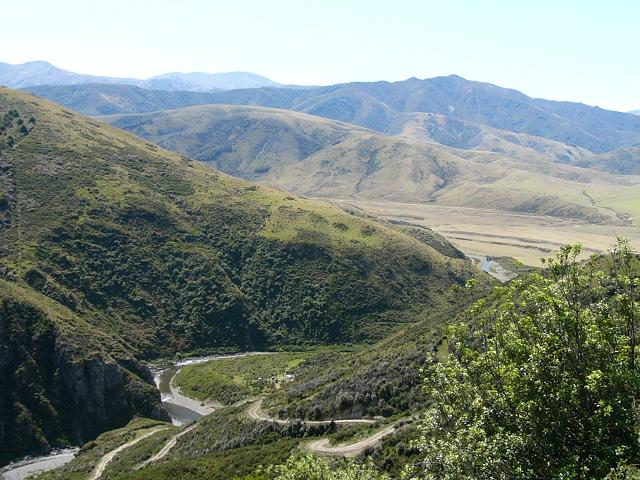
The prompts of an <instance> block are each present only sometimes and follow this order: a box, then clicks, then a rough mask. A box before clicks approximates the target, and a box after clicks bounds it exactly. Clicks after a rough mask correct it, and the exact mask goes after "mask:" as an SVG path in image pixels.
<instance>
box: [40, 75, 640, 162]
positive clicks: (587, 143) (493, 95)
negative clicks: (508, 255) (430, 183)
mask: <svg viewBox="0 0 640 480" xmlns="http://www.w3.org/2000/svg"><path fill="white" fill-rule="evenodd" d="M30 90H31V91H33V92H34V93H36V94H38V95H41V96H45V97H47V98H49V99H51V100H54V101H56V102H59V103H62V104H64V105H67V106H68V107H70V108H73V109H75V110H77V111H79V112H82V113H86V114H93V115H96V114H102V115H105V114H112V113H140V112H146V111H153V110H162V109H167V108H179V107H182V106H192V105H195V104H199V103H202V104H205V103H206V104H229V105H252V106H262V107H272V108H282V109H287V110H293V111H298V112H302V113H308V114H311V115H316V116H319V117H324V118H330V119H332V120H339V121H342V122H348V123H352V124H354V125H359V126H362V127H366V128H369V129H372V130H375V131H377V132H380V133H385V134H389V135H396V134H405V133H406V132H407V131H410V132H412V134H415V133H416V132H418V133H421V134H424V133H425V132H426V134H427V135H429V136H430V137H432V138H435V139H436V140H437V141H439V142H440V143H443V144H445V145H448V146H454V147H463V148H473V147H475V146H476V145H477V143H478V136H477V133H479V132H480V130H482V127H481V126H484V127H488V128H491V129H497V130H499V131H501V132H502V135H505V133H504V132H510V133H508V134H507V135H512V134H514V133H515V134H518V133H525V134H529V135H534V136H536V137H542V138H546V139H549V140H555V141H557V142H561V143H565V144H567V145H569V146H573V147H580V148H585V149H587V150H589V151H591V152H593V153H604V152H608V151H611V150H615V149H617V148H624V147H633V146H638V145H640V118H639V117H638V116H636V115H631V114H629V113H621V112H614V111H609V110H603V109H601V108H598V107H590V106H588V105H584V104H580V103H571V102H557V101H551V100H543V99H535V98H531V97H528V96H526V95H524V94H523V93H520V92H518V91H516V90H511V89H506V88H501V87H497V86H495V85H491V84H489V83H482V82H475V81H469V80H466V79H463V78H461V77H458V76H456V75H451V76H448V77H435V78H431V79H424V80H419V79H416V78H411V79H408V80H405V81H401V82H392V83H390V82H371V83H364V82H359V83H348V84H338V85H332V86H328V87H310V88H287V87H279V88H273V87H263V88H246V89H236V90H227V91H216V92H210V93H208V94H205V95H201V96H193V95H186V94H185V95H182V96H180V95H178V96H176V94H175V93H172V94H163V93H160V92H154V93H149V92H146V91H142V90H138V89H133V88H131V87H130V86H124V85H117V86H116V85H112V86H109V87H107V86H100V85H77V86H75V85H73V86H62V87H33V88H30ZM425 114H429V115H425ZM442 118H446V119H447V121H446V122H443V121H441V120H440V119H442ZM434 136H435V137H434Z"/></svg>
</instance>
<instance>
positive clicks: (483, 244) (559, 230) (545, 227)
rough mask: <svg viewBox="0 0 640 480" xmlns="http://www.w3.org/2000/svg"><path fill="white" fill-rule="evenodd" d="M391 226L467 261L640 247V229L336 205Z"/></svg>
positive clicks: (464, 211)
mask: <svg viewBox="0 0 640 480" xmlns="http://www.w3.org/2000/svg"><path fill="white" fill-rule="evenodd" d="M331 201H333V202H335V203H337V204H342V205H344V204H347V205H353V206H355V207H357V208H360V209H362V210H364V211H367V212H369V213H372V214H374V215H377V216H379V217H382V218H385V219H387V220H391V221H403V222H408V223H412V224H415V225H420V226H424V227H428V228H431V229H432V230H434V231H435V232H437V233H440V234H441V235H443V236H445V237H446V238H447V239H448V240H449V241H451V243H453V244H454V245H455V246H457V247H458V248H459V249H460V250H462V251H463V252H465V253H466V254H469V255H483V256H484V255H489V256H497V257H500V256H508V257H513V258H516V259H518V260H520V261H521V262H522V263H524V264H526V265H532V266H540V259H541V258H543V257H549V256H551V255H552V254H553V252H555V251H557V250H558V248H559V247H561V246H562V245H566V244H575V243H581V244H582V245H583V246H584V251H585V254H586V255H588V254H590V253H593V252H602V251H606V250H607V248H609V247H610V246H611V245H612V244H613V242H614V240H615V237H616V236H623V237H626V238H629V239H630V240H631V243H632V245H633V246H634V247H636V249H638V248H639V247H640V227H638V226H635V225H630V226H627V225H625V226H620V225H606V224H592V223H586V222H581V221H577V220H566V219H560V218H556V217H546V216H540V215H531V214H524V213H523V214H520V213H507V212H500V211H495V210H482V209H474V208H465V207H447V206H439V205H438V206H436V205H429V204H414V203H397V202H388V201H363V200H352V199H347V200H342V199H332V200H331Z"/></svg>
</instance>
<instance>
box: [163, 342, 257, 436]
mask: <svg viewBox="0 0 640 480" xmlns="http://www.w3.org/2000/svg"><path fill="white" fill-rule="evenodd" d="M265 354H266V352H250V353H239V354H236V355H212V356H209V357H193V358H187V359H185V360H181V361H179V362H176V363H174V364H173V365H171V366H170V367H167V368H163V369H161V370H156V371H154V372H153V373H154V376H153V378H154V380H155V382H156V386H157V387H158V390H160V395H161V397H162V403H163V405H164V408H165V410H166V411H167V413H168V414H169V416H170V417H171V421H172V423H173V424H174V425H185V424H187V423H191V422H197V421H198V420H200V419H201V418H202V417H203V416H205V415H208V414H210V413H211V412H213V411H214V410H215V409H216V408H219V407H220V406H221V405H220V404H216V403H212V402H209V403H206V404H205V403H204V402H199V401H197V400H194V399H192V398H189V397H186V396H184V395H182V393H180V389H179V388H177V387H176V386H175V385H174V384H173V378H174V377H175V376H176V375H177V373H178V372H179V371H180V369H182V367H184V366H186V365H196V364H199V363H206V362H210V361H212V360H223V359H226V358H238V357H246V356H247V355H265Z"/></svg>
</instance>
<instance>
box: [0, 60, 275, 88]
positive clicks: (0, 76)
mask: <svg viewBox="0 0 640 480" xmlns="http://www.w3.org/2000/svg"><path fill="white" fill-rule="evenodd" d="M86 83H105V84H126V85H133V86H138V87H142V88H147V89H158V90H168V91H175V90H180V91H210V90H227V89H237V88H257V87H266V86H269V87H277V86H278V85H279V84H278V83H276V82H274V81H272V80H269V79H268V78H266V77H263V76H261V75H257V74H255V73H251V72H224V73H204V72H191V73H180V72H173V73H165V74H161V75H156V76H154V77H151V78H148V79H143V80H140V79H135V78H119V77H105V76H95V75H86V74H81V73H75V72H70V71H68V70H63V69H61V68H58V67H56V66H54V65H52V64H50V63H49V62H43V61H35V62H28V63H23V64H20V65H11V64H9V63H1V62H0V85H4V86H7V87H11V88H27V87H33V86H37V85H79V84H86Z"/></svg>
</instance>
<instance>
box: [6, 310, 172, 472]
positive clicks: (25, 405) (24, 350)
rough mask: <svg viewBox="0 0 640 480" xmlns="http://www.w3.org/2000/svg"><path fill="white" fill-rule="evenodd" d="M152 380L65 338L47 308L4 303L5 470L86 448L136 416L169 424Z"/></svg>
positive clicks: (142, 370)
mask: <svg viewBox="0 0 640 480" xmlns="http://www.w3.org/2000/svg"><path fill="white" fill-rule="evenodd" d="M152 382H153V380H152V376H151V373H150V372H149V371H148V370H147V369H146V367H144V366H142V365H140V364H139V363H138V362H137V361H136V360H135V359H133V358H127V357H123V358H118V356H117V355H113V353H110V352H108V351H107V349H101V348H100V346H99V345H93V344H92V340H91V339H84V338H82V337H81V338H78V337H76V336H74V335H73V334H71V335H69V334H68V332H65V333H64V334H63V333H61V332H60V330H59V327H58V325H57V324H56V322H54V321H53V320H52V318H51V317H50V315H48V314H47V313H46V311H45V310H44V309H43V308H39V307H37V306H34V305H32V304H29V303H27V302H23V301H20V300H16V299H11V298H0V385H1V386H2V388H0V465H1V464H3V463H7V462H8V461H10V460H11V459H13V458H15V457H16V456H19V455H24V454H25V453H29V454H41V453H46V452H48V451H49V450H50V449H51V448H54V447H58V446H62V445H65V444H81V443H83V442H85V441H87V440H90V439H92V438H94V437H96V436H97V435H98V434H100V433H101V432H103V431H105V430H109V429H113V428H118V427H121V426H123V425H125V424H126V423H127V422H128V421H129V420H130V419H131V418H132V417H133V416H134V415H136V414H139V415H144V416H147V417H153V418H158V419H167V418H168V417H167V414H166V412H165V411H164V410H163V409H162V407H161V403H160V397H159V393H158V391H157V390H156V388H155V386H153V384H152Z"/></svg>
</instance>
